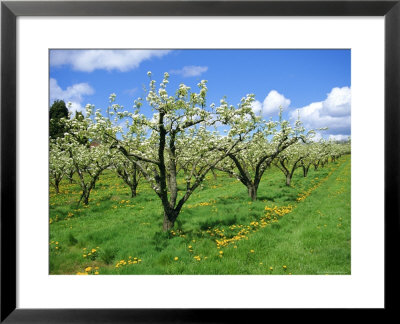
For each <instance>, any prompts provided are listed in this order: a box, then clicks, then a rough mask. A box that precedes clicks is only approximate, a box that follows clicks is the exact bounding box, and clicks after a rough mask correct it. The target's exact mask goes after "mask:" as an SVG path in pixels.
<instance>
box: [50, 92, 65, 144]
mask: <svg viewBox="0 0 400 324" xmlns="http://www.w3.org/2000/svg"><path fill="white" fill-rule="evenodd" d="M49 115H50V122H49V134H50V137H51V138H58V137H62V136H63V135H64V133H65V131H66V130H65V126H64V124H63V123H62V122H61V118H68V108H67V106H66V105H65V102H64V100H56V101H54V102H53V104H52V105H51V107H50V111H49Z"/></svg>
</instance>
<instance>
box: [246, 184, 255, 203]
mask: <svg viewBox="0 0 400 324" xmlns="http://www.w3.org/2000/svg"><path fill="white" fill-rule="evenodd" d="M247 191H248V193H249V197H250V198H251V200H253V201H255V200H257V187H256V186H254V185H253V184H250V185H247Z"/></svg>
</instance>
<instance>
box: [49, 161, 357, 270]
mask: <svg viewBox="0 0 400 324" xmlns="http://www.w3.org/2000/svg"><path fill="white" fill-rule="evenodd" d="M350 168H351V157H350V155H348V156H343V157H342V158H341V159H340V160H339V161H338V162H335V163H329V164H328V165H327V166H325V168H323V169H319V170H317V171H315V170H310V172H309V175H308V177H307V178H304V177H303V176H302V170H301V169H298V170H297V172H296V173H295V175H294V178H293V180H292V186H291V187H287V186H286V185H285V178H284V176H283V174H282V173H281V172H280V171H279V170H278V169H275V168H271V169H270V170H267V172H266V173H265V175H264V177H263V180H262V182H261V184H260V188H259V190H258V200H257V201H255V202H252V201H251V200H250V199H249V198H248V197H247V191H246V188H245V187H244V186H243V185H242V184H241V183H239V182H238V181H237V180H236V179H234V178H230V177H229V176H227V175H225V174H222V173H218V174H217V178H216V179H215V178H214V177H213V175H212V174H209V175H208V176H207V179H206V181H205V182H204V185H203V187H202V188H201V189H198V190H197V191H195V193H194V194H193V195H192V196H191V198H190V199H189V201H188V202H187V203H186V204H185V206H184V208H183V210H182V212H181V214H180V216H179V218H178V221H177V223H176V224H175V228H174V229H173V230H172V231H170V232H167V233H164V232H162V230H161V229H162V219H163V216H162V208H161V202H160V200H159V198H158V197H157V196H156V195H155V193H154V192H153V191H152V189H151V188H150V187H149V186H148V185H147V184H146V183H145V182H144V181H143V182H142V183H141V184H140V185H139V188H138V195H137V197H134V198H130V190H129V188H128V187H127V186H125V185H124V184H123V182H122V181H121V180H120V179H118V178H117V177H116V176H115V175H114V173H112V172H111V171H107V172H106V173H105V174H104V175H103V176H102V177H101V178H100V180H99V181H98V183H97V184H96V189H94V190H93V192H92V194H91V198H90V204H89V206H87V207H86V206H84V205H80V206H79V207H77V201H78V200H79V195H80V188H79V186H78V185H76V184H68V183H67V182H63V183H62V185H61V190H60V192H61V193H60V194H59V195H56V194H55V193H54V191H53V190H52V188H51V189H50V237H49V254H50V260H49V270H50V274H78V273H80V274H99V275H106V274H278V275H284V274H285V275H289V274H293V275H297V274H350V271H351V269H350V265H351V262H350V246H351V241H350V233H351V231H350ZM181 185H182V182H181Z"/></svg>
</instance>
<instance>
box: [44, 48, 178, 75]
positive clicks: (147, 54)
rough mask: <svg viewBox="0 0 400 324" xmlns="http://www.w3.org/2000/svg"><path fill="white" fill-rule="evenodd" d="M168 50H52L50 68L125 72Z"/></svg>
mask: <svg viewBox="0 0 400 324" xmlns="http://www.w3.org/2000/svg"><path fill="white" fill-rule="evenodd" d="M169 52H171V51H169V50H52V51H51V54H50V65H51V66H62V65H71V66H72V68H73V69H74V70H76V71H83V72H92V71H94V70H96V69H101V70H107V71H111V70H118V71H121V72H126V71H129V70H132V69H135V68H137V67H139V65H140V64H141V63H142V62H143V61H145V60H149V59H151V58H153V57H162V56H164V55H166V54H168V53H169Z"/></svg>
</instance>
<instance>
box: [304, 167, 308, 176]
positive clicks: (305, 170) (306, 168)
mask: <svg viewBox="0 0 400 324" xmlns="http://www.w3.org/2000/svg"><path fill="white" fill-rule="evenodd" d="M308 169H309V166H308V167H305V166H303V176H304V178H305V177H307V174H308Z"/></svg>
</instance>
